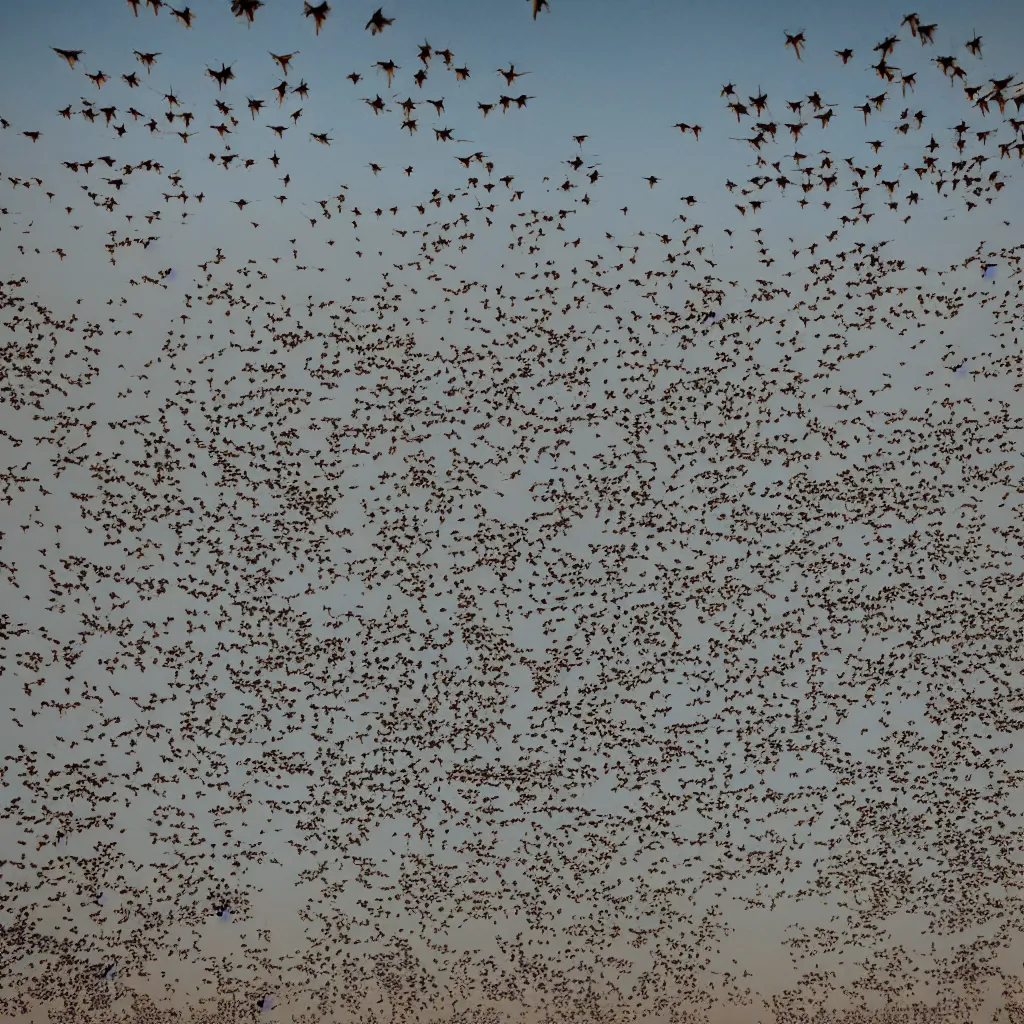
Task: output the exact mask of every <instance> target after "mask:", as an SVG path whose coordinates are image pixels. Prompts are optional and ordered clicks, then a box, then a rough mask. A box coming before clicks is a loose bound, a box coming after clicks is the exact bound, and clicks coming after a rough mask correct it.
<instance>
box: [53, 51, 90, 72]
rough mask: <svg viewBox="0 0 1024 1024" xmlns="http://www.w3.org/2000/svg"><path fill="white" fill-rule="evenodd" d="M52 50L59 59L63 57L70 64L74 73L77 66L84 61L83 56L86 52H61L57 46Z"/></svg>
mask: <svg viewBox="0 0 1024 1024" xmlns="http://www.w3.org/2000/svg"><path fill="white" fill-rule="evenodd" d="M52 49H53V52H54V53H55V54H57V56H58V57H61V58H63V59H64V60H66V61H67V62H68V67H69V68H71V70H72V71H74V70H75V65H76V64H77V63H78V62H79V61H80V60H81V59H82V54H84V53H85V50H61V49H60V48H58V47H56V46H54V47H52Z"/></svg>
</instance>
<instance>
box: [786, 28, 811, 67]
mask: <svg viewBox="0 0 1024 1024" xmlns="http://www.w3.org/2000/svg"><path fill="white" fill-rule="evenodd" d="M783 34H784V35H785V37H786V45H787V46H792V47H793V52H794V53H795V54H796V59H797V60H803V57H801V56H800V48H801V47H802V46H806V45H807V44H806V42H805V40H804V34H803V32H797V34H796V35H795V36H791V35H790V34H789V33H788V32H785V33H783Z"/></svg>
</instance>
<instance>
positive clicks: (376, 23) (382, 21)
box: [366, 7, 395, 36]
mask: <svg viewBox="0 0 1024 1024" xmlns="http://www.w3.org/2000/svg"><path fill="white" fill-rule="evenodd" d="M394 21H395V19H394V18H385V17H384V9H383V8H381V7H378V8H377V10H375V11H374V12H373V16H372V17H371V18H370V20H369V21H368V22H367V23H366V27H367V28H368V29H369V30H370V35H373V36H375V35H376V34H377V33H378V32H383V31H384V29H385V28H387V27H388V25H393V24H394Z"/></svg>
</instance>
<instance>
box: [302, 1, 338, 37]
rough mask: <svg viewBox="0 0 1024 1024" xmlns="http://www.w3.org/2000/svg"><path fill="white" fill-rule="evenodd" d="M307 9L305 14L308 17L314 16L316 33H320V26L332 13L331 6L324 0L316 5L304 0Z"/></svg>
mask: <svg viewBox="0 0 1024 1024" xmlns="http://www.w3.org/2000/svg"><path fill="white" fill-rule="evenodd" d="M304 3H305V9H304V12H303V13H304V14H305V15H306V17H307V18H312V19H313V21H314V23H315V24H316V34H317V35H320V26H321V25H323V23H324V22H325V21H326V20H327V15H328V14H330V13H331V6H330V4H328V3H327V0H324V2H323V3H320V4H317V5H316V6H315V7H314V6H313V4H311V3H310V2H309V0H304Z"/></svg>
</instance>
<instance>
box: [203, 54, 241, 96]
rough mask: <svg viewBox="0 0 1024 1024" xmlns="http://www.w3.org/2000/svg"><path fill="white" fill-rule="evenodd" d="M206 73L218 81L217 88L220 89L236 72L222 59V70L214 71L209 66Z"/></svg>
mask: <svg viewBox="0 0 1024 1024" xmlns="http://www.w3.org/2000/svg"><path fill="white" fill-rule="evenodd" d="M206 73H207V74H208V75H209V76H210V77H211V78H212V79H213V80H214V81H215V82H216V83H217V90H218V91H220V90H221V89H223V88H224V86H225V85H227V83H228V82H230V81H231V80H232V79H233V78H234V77H235V73H234V71H232V70H231V68H230V67H228V66H227V64H225V63H224V62H223V61H221V65H220V71H214V69H213V68H207V69H206Z"/></svg>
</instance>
